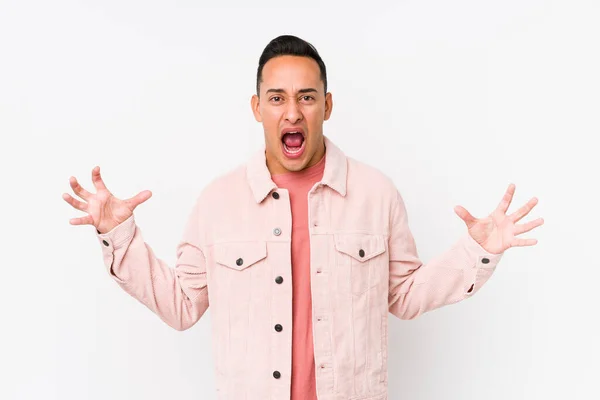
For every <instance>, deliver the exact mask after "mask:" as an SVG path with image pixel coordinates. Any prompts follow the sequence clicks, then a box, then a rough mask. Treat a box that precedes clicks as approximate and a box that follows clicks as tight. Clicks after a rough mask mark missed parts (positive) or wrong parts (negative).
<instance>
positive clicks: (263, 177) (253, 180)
mask: <svg viewBox="0 0 600 400" xmlns="http://www.w3.org/2000/svg"><path fill="white" fill-rule="evenodd" d="M323 140H324V142H325V169H324V170H323V178H322V179H321V183H322V184H324V185H327V186H329V187H330V188H332V189H333V190H335V191H336V192H338V193H339V194H340V195H342V196H345V195H346V176H347V172H348V166H347V160H346V156H345V154H344V153H343V152H342V151H341V150H340V149H339V148H338V147H337V146H336V145H335V144H334V143H333V142H332V141H331V140H330V139H329V138H328V137H327V136H325V135H323ZM265 151H266V145H264V144H263V146H262V148H261V150H259V151H257V152H256V153H255V154H254V155H253V156H252V157H251V158H250V160H249V161H248V163H247V165H246V178H247V179H248V184H249V185H250V189H251V190H252V194H253V196H254V199H255V200H256V202H257V203H260V202H262V201H263V200H264V199H265V197H267V195H268V194H269V193H270V192H271V190H273V189H277V185H276V184H275V182H273V180H272V179H271V173H270V172H269V168H267V159H266V154H265Z"/></svg>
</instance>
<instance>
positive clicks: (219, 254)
mask: <svg viewBox="0 0 600 400" xmlns="http://www.w3.org/2000/svg"><path fill="white" fill-rule="evenodd" d="M214 252H215V261H216V262H217V263H218V264H221V265H223V266H225V267H228V268H231V269H232V270H236V271H243V270H245V269H246V268H249V267H251V266H253V265H254V264H257V263H259V262H260V261H262V260H264V259H265V258H267V243H266V242H265V241H248V242H226V243H217V244H215V245H214Z"/></svg>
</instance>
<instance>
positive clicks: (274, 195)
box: [271, 192, 279, 200]
mask: <svg viewBox="0 0 600 400" xmlns="http://www.w3.org/2000/svg"><path fill="white" fill-rule="evenodd" d="M271 196H273V198H274V199H275V200H277V199H278V198H279V193H277V192H273V193H271Z"/></svg>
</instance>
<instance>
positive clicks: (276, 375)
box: [273, 371, 281, 379]
mask: <svg viewBox="0 0 600 400" xmlns="http://www.w3.org/2000/svg"><path fill="white" fill-rule="evenodd" d="M273 378H275V379H279V378H281V373H280V372H279V371H274V372H273Z"/></svg>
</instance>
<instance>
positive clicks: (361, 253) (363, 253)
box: [358, 249, 365, 257]
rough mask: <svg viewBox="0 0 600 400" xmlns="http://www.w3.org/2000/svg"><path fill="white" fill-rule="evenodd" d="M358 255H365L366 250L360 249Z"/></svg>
mask: <svg viewBox="0 0 600 400" xmlns="http://www.w3.org/2000/svg"><path fill="white" fill-rule="evenodd" d="M358 255H359V256H361V257H364V256H365V251H364V250H363V249H360V251H359V252H358Z"/></svg>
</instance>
